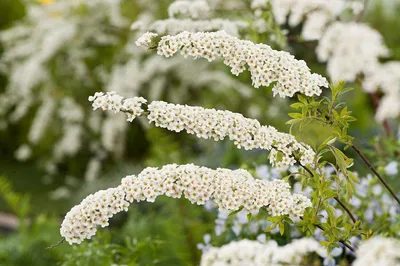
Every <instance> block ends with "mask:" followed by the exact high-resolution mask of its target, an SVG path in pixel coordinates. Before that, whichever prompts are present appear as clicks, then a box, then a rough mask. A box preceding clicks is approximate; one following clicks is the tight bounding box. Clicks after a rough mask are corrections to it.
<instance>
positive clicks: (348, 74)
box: [316, 22, 388, 82]
mask: <svg viewBox="0 0 400 266" xmlns="http://www.w3.org/2000/svg"><path fill="white" fill-rule="evenodd" d="M316 52H317V56H318V59H319V60H320V61H322V62H328V73H329V76H330V77H331V79H332V80H333V81H335V82H337V81H340V80H343V81H354V80H355V79H356V77H357V75H358V74H363V73H365V72H366V71H368V70H369V68H371V66H375V65H377V63H378V59H379V57H382V56H386V55H388V49H387V48H386V46H385V44H384V42H383V40H382V36H381V35H380V33H379V32H378V31H376V30H374V29H372V28H370V27H369V26H368V25H366V24H362V23H356V22H348V23H346V22H335V23H333V24H332V25H331V26H330V27H329V28H328V29H327V30H326V32H325V33H324V35H323V37H322V38H321V40H320V42H319V44H318V47H317V50H316Z"/></svg>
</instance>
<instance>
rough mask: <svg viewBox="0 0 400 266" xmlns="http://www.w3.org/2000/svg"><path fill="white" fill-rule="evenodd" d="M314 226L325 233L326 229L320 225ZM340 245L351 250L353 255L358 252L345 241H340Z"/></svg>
mask: <svg viewBox="0 0 400 266" xmlns="http://www.w3.org/2000/svg"><path fill="white" fill-rule="evenodd" d="M314 226H316V227H318V228H319V229H321V230H322V231H325V229H324V228H323V227H322V226H320V225H318V224H315V225H314ZM339 243H341V244H342V245H343V246H345V247H346V248H348V249H349V250H351V251H352V252H353V253H355V252H356V251H355V249H354V248H353V247H352V246H350V245H349V244H347V243H346V242H345V241H343V240H339Z"/></svg>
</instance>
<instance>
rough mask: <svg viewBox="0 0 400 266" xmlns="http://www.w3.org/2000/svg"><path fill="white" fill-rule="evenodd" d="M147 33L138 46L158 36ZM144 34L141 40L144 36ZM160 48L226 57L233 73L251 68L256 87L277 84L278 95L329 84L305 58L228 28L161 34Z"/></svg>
mask: <svg viewBox="0 0 400 266" xmlns="http://www.w3.org/2000/svg"><path fill="white" fill-rule="evenodd" d="M144 36H147V37H148V38H147V41H146V42H141V41H138V42H136V44H137V45H139V46H141V45H142V46H149V45H148V43H151V42H152V38H153V37H154V36H152V35H149V33H146V34H145V35H144ZM144 36H142V37H144ZM142 37H141V38H140V40H143V39H144V38H142ZM156 47H157V53H158V54H159V55H163V56H165V57H170V56H173V55H174V54H176V53H177V52H178V51H180V53H181V54H182V55H183V56H185V57H187V56H192V57H194V58H199V57H200V58H206V59H207V60H208V61H213V60H215V59H216V58H217V57H222V58H223V59H224V64H225V65H227V66H229V67H230V68H231V72H232V74H234V75H239V74H240V73H242V72H243V71H245V70H246V69H247V70H249V71H250V73H251V79H252V82H253V86H254V87H256V88H258V87H260V86H270V85H273V88H272V91H273V93H274V95H277V94H278V95H279V96H280V97H292V96H293V95H294V94H295V93H296V92H300V93H303V94H305V95H307V96H312V95H320V94H321V92H322V90H321V88H320V87H328V82H327V80H326V79H325V78H324V77H322V76H320V75H318V74H315V73H311V72H310V69H309V68H308V66H307V64H306V62H304V61H303V60H296V59H295V58H294V56H293V55H291V54H289V53H287V52H284V51H276V50H273V49H272V48H271V47H270V46H268V45H266V44H254V43H252V42H251V41H246V40H240V39H238V38H236V37H234V36H231V35H229V34H227V33H226V32H224V31H218V32H196V33H191V32H187V31H184V32H181V33H179V34H177V35H166V36H163V37H161V40H160V41H159V43H157V44H156Z"/></svg>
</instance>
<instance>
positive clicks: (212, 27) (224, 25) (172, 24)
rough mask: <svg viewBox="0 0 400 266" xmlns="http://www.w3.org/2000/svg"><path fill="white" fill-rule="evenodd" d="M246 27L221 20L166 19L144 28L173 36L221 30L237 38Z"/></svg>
mask: <svg viewBox="0 0 400 266" xmlns="http://www.w3.org/2000/svg"><path fill="white" fill-rule="evenodd" d="M143 26H144V25H143ZM143 26H142V27H143ZM247 27H248V23H247V22H245V21H241V20H229V19H221V18H214V19H204V20H203V19H202V20H192V19H189V18H186V19H176V18H168V19H163V20H157V21H155V22H154V23H152V24H150V25H147V26H146V27H145V28H146V29H147V30H150V31H154V32H157V33H158V34H166V33H168V34H172V35H173V34H178V33H180V32H183V31H189V32H202V31H218V30H223V31H226V32H227V33H228V34H231V35H234V36H238V35H239V31H240V30H241V29H245V28H247Z"/></svg>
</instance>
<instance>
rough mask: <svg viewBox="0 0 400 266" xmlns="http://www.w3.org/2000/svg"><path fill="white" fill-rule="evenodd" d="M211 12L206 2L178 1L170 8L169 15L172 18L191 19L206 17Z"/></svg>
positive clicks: (197, 0)
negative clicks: (183, 17) (179, 16)
mask: <svg viewBox="0 0 400 266" xmlns="http://www.w3.org/2000/svg"><path fill="white" fill-rule="evenodd" d="M209 12H210V6H209V5H208V3H207V1H204V0H194V1H187V0H177V1H175V2H172V3H171V4H170V5H169V7H168V15H169V17H171V18H172V17H175V16H177V15H181V16H186V17H190V18H199V17H206V16H207V15H208V13H209Z"/></svg>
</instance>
